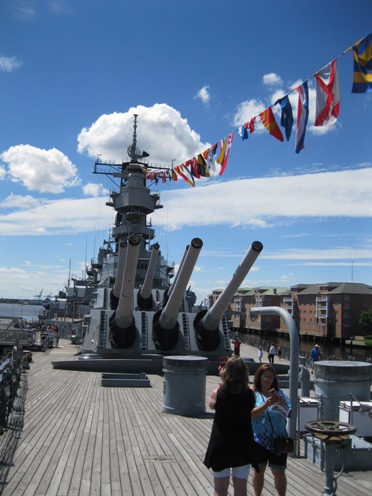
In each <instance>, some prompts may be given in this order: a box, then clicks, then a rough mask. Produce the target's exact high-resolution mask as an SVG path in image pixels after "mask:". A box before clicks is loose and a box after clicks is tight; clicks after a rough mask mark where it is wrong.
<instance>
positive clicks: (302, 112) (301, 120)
mask: <svg viewBox="0 0 372 496" xmlns="http://www.w3.org/2000/svg"><path fill="white" fill-rule="evenodd" d="M296 91H298V110H297V129H296V153H300V151H301V150H302V149H303V148H305V133H306V126H307V121H308V118H309V87H308V84H307V82H306V81H305V82H304V83H303V84H302V85H301V86H298V87H297V88H296Z"/></svg>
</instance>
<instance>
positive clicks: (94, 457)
mask: <svg viewBox="0 0 372 496" xmlns="http://www.w3.org/2000/svg"><path fill="white" fill-rule="evenodd" d="M76 352H77V348H76V347H75V346H73V345H71V344H70V343H69V342H68V341H66V340H62V339H61V340H60V347H59V348H54V349H52V350H48V353H41V352H40V353H39V352H38V353H34V363H31V368H30V370H27V371H24V373H23V378H22V388H21V390H20V391H19V397H18V398H17V400H16V410H15V411H14V412H13V414H12V417H11V421H10V428H9V429H8V430H7V431H6V433H5V434H4V435H3V436H2V437H1V438H0V481H1V486H0V492H1V494H3V495H4V496H10V495H16V496H21V495H25V496H26V495H27V496H32V495H40V496H41V495H47V496H53V495H56V496H65V495H69V496H77V495H80V496H85V495H86V496H92V495H97V496H109V495H110V496H111V495H134V496H144V495H145V496H151V495H154V496H155V495H156V496H161V495H169V496H181V495H182V496H192V495H195V496H203V495H211V494H213V480H212V475H211V473H210V472H209V471H208V469H207V468H206V467H205V466H204V465H203V463H202V460H203V457H204V453H205V450H206V446H207V443H208V439H209V434H210V431H211V426H212V421H213V413H212V411H210V410H209V409H208V407H206V413H205V414H204V415H202V416H201V417H199V418H190V417H184V416H179V415H171V414H168V413H164V412H163V411H162V410H163V408H162V405H163V385H164V384H163V383H164V379H163V377H161V376H159V375H149V376H148V377H149V379H150V384H151V387H148V388H133V387H129V388H125V387H102V385H101V379H102V374H101V373H96V372H77V371H70V370H59V369H54V368H53V367H52V366H51V362H52V361H53V360H59V359H60V360H66V359H69V358H71V359H73V358H74V356H73V355H74V354H76ZM252 353H253V352H252ZM255 353H256V351H255V350H254V358H255ZM242 354H243V355H245V356H249V353H248V347H243V349H242ZM217 383H218V377H215V376H208V377H207V386H206V389H207V391H206V393H207V394H206V401H207V400H208V397H209V394H210V392H211V391H212V389H213V388H214V387H215V386H216V384H217ZM287 476H288V491H287V494H288V496H311V495H320V494H321V493H322V491H323V486H324V479H325V476H324V473H323V472H321V471H320V470H319V466H318V465H317V464H314V463H312V462H311V461H309V460H307V459H305V458H303V457H302V458H290V459H289V461H288V470H287ZM232 494H233V491H232V488H231V487H230V490H229V495H232ZM248 494H250V495H252V494H253V488H252V486H251V483H250V484H249V489H248ZM273 494H276V492H275V490H274V486H273V479H272V477H271V474H270V473H269V471H268V472H267V475H266V483H265V488H264V491H263V496H268V495H273ZM351 494H356V495H360V496H370V495H371V494H372V473H371V472H351V473H348V474H346V473H345V474H342V475H341V477H340V478H339V479H338V490H337V495H338V496H350V495H351Z"/></svg>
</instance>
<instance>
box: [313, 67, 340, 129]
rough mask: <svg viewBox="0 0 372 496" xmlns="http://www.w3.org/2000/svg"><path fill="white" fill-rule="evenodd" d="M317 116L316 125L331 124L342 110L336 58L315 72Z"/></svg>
mask: <svg viewBox="0 0 372 496" xmlns="http://www.w3.org/2000/svg"><path fill="white" fill-rule="evenodd" d="M314 77H315V88H316V116H315V126H330V125H332V124H334V123H335V122H336V121H337V117H338V114H339V112H340V88H339V83H338V73H337V67H336V60H333V61H332V62H330V63H329V64H328V65H327V66H326V67H324V69H322V70H320V71H319V72H317V73H316V74H315V76H314Z"/></svg>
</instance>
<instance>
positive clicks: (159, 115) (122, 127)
mask: <svg viewBox="0 0 372 496" xmlns="http://www.w3.org/2000/svg"><path fill="white" fill-rule="evenodd" d="M134 114H138V115H139V119H138V129H139V130H140V138H139V139H138V143H137V146H138V147H139V148H140V149H141V150H142V151H148V152H151V156H150V157H149V159H148V160H149V161H150V162H152V163H154V162H156V163H163V164H164V163H165V164H168V165H169V164H170V163H171V162H172V160H175V162H176V163H182V162H183V161H185V160H187V159H189V158H191V157H193V156H194V155H195V154H196V153H200V151H201V150H202V149H203V147H207V146H208V145H207V144H203V143H202V142H201V140H200V136H199V135H198V134H197V133H196V132H195V131H193V130H192V129H191V128H190V126H189V124H188V122H187V120H186V119H184V118H182V117H181V114H180V113H179V112H178V111H177V110H175V109H174V108H172V107H170V106H169V105H167V104H165V103H157V104H155V105H153V106H152V107H144V106H142V105H138V106H137V107H132V108H130V109H129V110H128V112H125V113H118V112H114V113H113V114H104V115H101V116H100V117H99V118H98V119H97V120H96V121H95V122H94V123H93V124H91V126H90V127H88V128H87V127H85V128H83V129H82V131H81V132H80V133H79V136H78V151H79V152H80V153H84V152H86V153H87V154H88V155H89V156H90V157H96V156H98V155H100V156H101V157H102V159H104V160H113V161H121V160H127V150H126V147H127V146H129V145H130V144H131V143H132V139H133V115H134ZM124 144H125V145H124Z"/></svg>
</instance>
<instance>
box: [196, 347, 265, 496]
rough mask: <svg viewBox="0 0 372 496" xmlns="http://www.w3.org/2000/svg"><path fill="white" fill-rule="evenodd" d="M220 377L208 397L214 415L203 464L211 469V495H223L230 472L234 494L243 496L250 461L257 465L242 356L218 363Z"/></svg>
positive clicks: (250, 394) (251, 400)
mask: <svg viewBox="0 0 372 496" xmlns="http://www.w3.org/2000/svg"><path fill="white" fill-rule="evenodd" d="M220 377H221V384H219V386H218V387H217V388H216V389H215V390H214V391H213V392H212V394H211V396H210V399H209V407H210V408H212V409H213V410H215V416H214V421H213V425H212V432H211V436H210V439H209V443H208V448H207V452H206V455H205V459H204V464H205V465H206V466H207V467H208V468H211V469H212V471H213V477H214V494H215V496H226V495H227V492H228V489H229V482H230V472H232V482H233V486H234V496H246V495H247V480H248V475H249V468H250V464H251V463H252V465H253V466H255V467H257V466H256V464H255V452H254V449H253V446H254V441H253V431H252V421H251V410H252V408H253V407H254V404H255V398H254V393H253V391H252V390H251V389H250V388H249V386H248V367H247V365H246V363H245V362H244V360H243V359H242V358H239V357H235V356H233V357H231V358H229V359H228V360H227V362H226V364H225V366H224V367H223V364H222V365H221V368H220Z"/></svg>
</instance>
